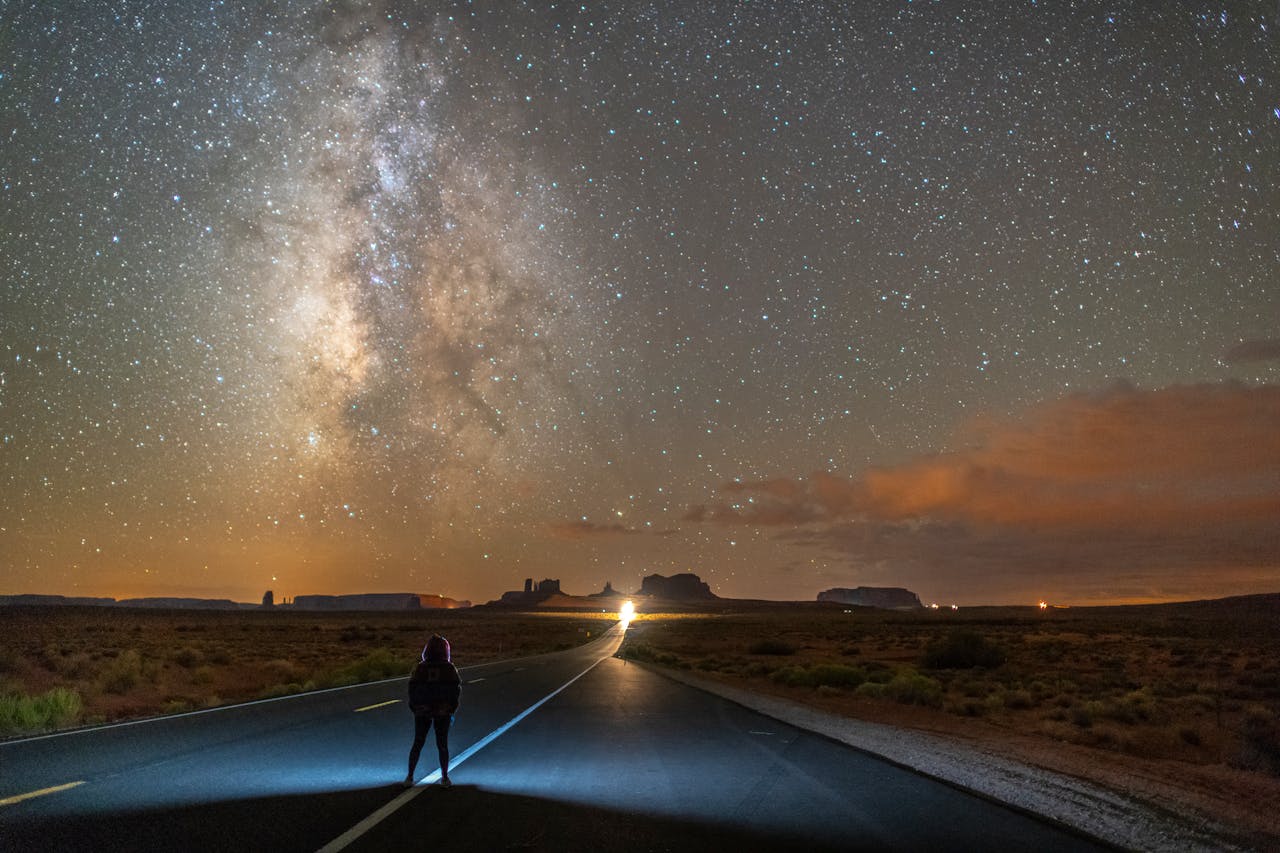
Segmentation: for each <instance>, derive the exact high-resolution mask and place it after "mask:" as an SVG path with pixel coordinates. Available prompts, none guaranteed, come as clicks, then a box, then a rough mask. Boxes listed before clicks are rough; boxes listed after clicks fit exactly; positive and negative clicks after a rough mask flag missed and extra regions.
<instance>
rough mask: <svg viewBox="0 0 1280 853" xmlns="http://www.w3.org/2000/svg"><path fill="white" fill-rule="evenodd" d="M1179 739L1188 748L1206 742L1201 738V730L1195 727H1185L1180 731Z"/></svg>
mask: <svg viewBox="0 0 1280 853" xmlns="http://www.w3.org/2000/svg"><path fill="white" fill-rule="evenodd" d="M1178 737H1179V738H1181V739H1182V742H1183V743H1185V744H1187V745H1188V746H1199V745H1200V744H1202V743H1203V742H1204V739H1203V738H1202V737H1201V736H1200V730H1199V729H1197V728H1194V727H1193V726H1183V727H1182V728H1180V729H1178Z"/></svg>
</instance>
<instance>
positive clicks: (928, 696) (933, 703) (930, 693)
mask: <svg viewBox="0 0 1280 853" xmlns="http://www.w3.org/2000/svg"><path fill="white" fill-rule="evenodd" d="M857 692H858V695H860V696H871V697H873V698H884V699H893V700H894V701H895V702H901V703H903V704H906V705H924V706H926V707H930V708H938V707H941V705H942V685H941V684H939V683H938V682H937V681H936V680H935V679H932V678H929V677H928V676H927V675H922V674H921V673H918V672H916V671H915V670H914V669H904V670H901V671H900V672H898V673H897V674H896V675H894V676H893V678H891V679H890V680H889V681H887V682H885V683H884V684H878V683H876V682H874V681H868V682H866V683H865V684H861V685H859V686H858V691H857Z"/></svg>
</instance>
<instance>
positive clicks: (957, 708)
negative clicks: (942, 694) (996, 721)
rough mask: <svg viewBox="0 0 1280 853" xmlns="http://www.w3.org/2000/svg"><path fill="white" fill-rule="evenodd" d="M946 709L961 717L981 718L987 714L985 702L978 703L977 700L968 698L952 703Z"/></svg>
mask: <svg viewBox="0 0 1280 853" xmlns="http://www.w3.org/2000/svg"><path fill="white" fill-rule="evenodd" d="M946 709H947V710H948V711H950V712H951V713H953V714H958V715H959V716H961V717H981V716H982V715H983V714H985V713H986V712H987V706H986V703H985V702H980V701H978V700H977V699H970V698H964V699H961V700H959V701H957V702H952V703H950V704H948V705H947V706H946Z"/></svg>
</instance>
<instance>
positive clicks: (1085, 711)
mask: <svg viewBox="0 0 1280 853" xmlns="http://www.w3.org/2000/svg"><path fill="white" fill-rule="evenodd" d="M1105 710H1106V709H1105V706H1104V705H1103V704H1102V703H1101V702H1097V701H1090V702H1082V703H1081V704H1079V705H1076V706H1074V707H1072V708H1071V713H1070V718H1071V722H1072V724H1073V725H1075V726H1076V727H1077V728H1081V729H1088V728H1092V727H1093V723H1094V721H1095V720H1096V719H1097V718H1098V717H1100V716H1102V715H1103V713H1104V712H1105Z"/></svg>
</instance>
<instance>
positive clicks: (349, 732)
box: [0, 630, 1098, 853]
mask: <svg viewBox="0 0 1280 853" xmlns="http://www.w3.org/2000/svg"><path fill="white" fill-rule="evenodd" d="M619 641H620V632H619V631H617V630H614V631H611V632H609V633H608V634H606V635H605V636H604V637H603V638H601V639H600V640H598V641H595V642H593V643H590V644H588V645H586V646H583V647H580V648H577V649H573V650H570V651H567V652H561V653H557V654H554V655H543V656H540V657H537V658H529V659H525V660H516V661H508V662H502V663H494V664H488V665H483V666H475V667H466V668H464V669H463V670H462V677H463V682H464V688H463V699H462V707H461V709H460V710H459V712H458V715H457V718H456V721H455V724H454V728H453V732H452V735H451V738H450V743H451V748H452V750H453V754H454V756H455V768H454V769H453V770H452V771H451V774H450V775H451V776H452V777H453V780H454V783H455V784H454V787H453V788H452V789H449V790H444V789H442V788H439V787H438V786H435V785H433V784H430V783H432V782H434V780H435V778H436V775H437V774H435V773H434V772H433V771H435V769H436V768H435V750H434V743H433V741H432V740H431V738H428V742H427V746H426V748H425V749H424V750H423V754H422V761H421V762H420V764H419V767H418V774H417V775H418V776H419V777H420V779H421V781H420V783H419V786H418V787H415V788H412V789H409V790H407V791H406V790H404V789H402V788H401V786H400V782H401V780H402V779H403V777H404V770H405V756H406V753H407V751H408V747H409V742H410V740H411V739H412V730H413V726H412V719H411V717H410V715H409V713H408V711H407V709H406V706H405V703H404V701H403V698H404V694H405V679H394V680H391V681H386V682H379V683H376V684H371V685H360V686H357V687H351V688H342V689H337V690H330V691H324V692H320V693H311V694H304V695H300V696H294V697H286V698H283V699H278V700H272V701H267V702H258V703H251V704H248V705H242V706H236V707H233V708H226V709H218V710H214V711H208V712H201V713H195V714H187V715H182V716H177V717H168V718H163V719H159V720H153V721H145V722H140V723H135V724H128V725H121V726H111V727H104V728H97V729H87V730H82V731H77V732H70V733H66V734H61V735H54V736H49V737H44V738H36V739H31V740H25V741H16V742H8V743H2V744H0V850H126V849H127V850H179V849H180V850H276V851H291V850H298V851H315V850H320V849H325V848H327V849H328V850H339V849H346V850H352V851H356V850H361V851H364V850H369V851H372V850H418V849H427V848H431V849H435V848H437V847H439V848H441V849H447V850H449V851H451V853H452V851H466V850H485V851H488V850H506V849H516V850H590V851H601V850H705V849H709V848H710V849H714V848H724V847H728V848H735V849H739V850H780V849H797V850H801V849H803V850H813V849H822V848H828V849H844V850H862V849H866V850H880V849H898V850H901V849H933V850H964V849H969V850H991V849H1025V850H1037V851H1055V850H1091V849H1098V848H1097V847H1096V846H1095V845H1094V844H1092V843H1091V842H1089V841H1088V840H1086V839H1083V838H1081V837H1080V836H1077V835H1073V834H1071V833H1069V832H1067V831H1064V830H1062V829H1059V828H1057V827H1054V826H1050V825H1048V824H1046V823H1043V822H1041V821H1038V820H1036V819H1034V818H1032V817H1029V816H1026V815H1023V814H1019V813H1016V812H1013V811H1011V810H1009V809H1006V808H1004V807H1002V806H999V805H997V804H994V803H991V802H988V801H986V800H983V799H980V798H978V797H974V796H971V795H969V794H966V793H963V792H961V791H958V790H956V789H954V788H951V787H949V786H947V785H944V784H941V783H938V782H935V781H933V780H930V779H927V778H925V777H922V776H919V775H917V774H914V773H912V772H909V771H906V770H902V769H900V768H897V767H894V766H892V765H889V764H887V763H885V762H883V761H879V760H877V759H875V758H872V757H870V756H867V755H865V754H863V753H860V752H858V751H856V750H853V749H850V748H848V747H846V746H843V745H841V744H837V743H834V742H832V741H830V740H827V739H825V738H823V737H820V736H818V735H813V734H809V733H807V732H803V731H800V730H798V729H795V728H792V727H790V726H787V725H784V724H782V723H780V722H778V721H776V720H773V719H771V718H768V717H764V716H761V715H759V714H756V713H754V712H752V711H748V710H746V709H744V708H741V707H739V706H737V705H733V704H731V703H729V702H726V701H725V700H723V699H719V698H717V697H714V696H710V695H708V694H705V693H703V692H701V691H698V690H695V689H693V688H690V687H686V686H684V685H681V684H677V683H675V682H673V681H670V680H668V679H665V678H663V677H662V676H660V675H657V674H655V673H653V672H650V671H648V670H646V669H644V668H642V667H637V666H634V665H629V664H627V663H625V662H624V661H622V660H619V659H617V658H614V657H612V654H613V652H614V651H615V650H616V648H617V645H618V643H619ZM458 759H461V760H460V761H458Z"/></svg>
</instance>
